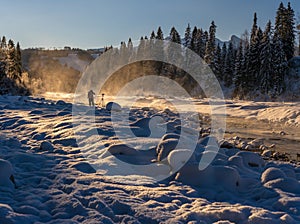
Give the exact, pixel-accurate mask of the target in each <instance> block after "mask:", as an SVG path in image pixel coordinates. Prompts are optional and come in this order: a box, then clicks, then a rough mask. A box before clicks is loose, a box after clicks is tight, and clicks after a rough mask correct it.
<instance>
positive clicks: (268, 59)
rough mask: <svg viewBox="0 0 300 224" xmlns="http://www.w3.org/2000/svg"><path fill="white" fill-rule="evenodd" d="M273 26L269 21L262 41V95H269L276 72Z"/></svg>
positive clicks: (260, 77) (260, 75) (260, 76)
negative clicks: (274, 71)
mask: <svg viewBox="0 0 300 224" xmlns="http://www.w3.org/2000/svg"><path fill="white" fill-rule="evenodd" d="M271 29H272V26H271V21H269V22H268V23H267V25H266V29H265V31H264V33H263V37H262V41H261V52H260V57H259V58H260V74H259V81H260V85H259V86H260V91H261V92H262V93H265V94H268V93H269V92H270V90H271V89H272V85H273V80H272V74H273V70H274V63H273V61H272V60H273V57H272V55H273V45H272V41H271V38H272V30H271Z"/></svg>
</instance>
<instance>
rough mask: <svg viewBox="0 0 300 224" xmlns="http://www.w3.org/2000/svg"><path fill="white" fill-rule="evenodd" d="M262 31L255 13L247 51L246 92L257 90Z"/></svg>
mask: <svg viewBox="0 0 300 224" xmlns="http://www.w3.org/2000/svg"><path fill="white" fill-rule="evenodd" d="M261 38H262V31H261V29H259V28H258V27H257V16H256V13H254V19H253V26H252V30H251V37H250V46H249V50H248V52H247V55H246V56H247V59H246V61H247V65H246V71H245V75H246V76H245V81H246V82H247V87H246V89H245V91H246V92H250V91H253V90H256V88H257V84H258V76H259V71H260V59H259V55H260V42H261Z"/></svg>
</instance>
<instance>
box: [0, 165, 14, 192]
mask: <svg viewBox="0 0 300 224" xmlns="http://www.w3.org/2000/svg"><path fill="white" fill-rule="evenodd" d="M12 177H13V167H12V165H11V163H10V162H9V161H7V160H4V159H0V189H1V188H2V189H3V190H9V191H12V190H13V189H14V187H15V186H14V183H13V180H12V179H11V178H12Z"/></svg>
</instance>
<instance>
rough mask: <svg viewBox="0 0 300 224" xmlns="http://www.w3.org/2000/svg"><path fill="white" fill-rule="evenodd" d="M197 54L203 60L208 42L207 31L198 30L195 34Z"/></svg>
mask: <svg viewBox="0 0 300 224" xmlns="http://www.w3.org/2000/svg"><path fill="white" fill-rule="evenodd" d="M197 39H198V41H197V43H198V45H197V52H198V54H199V55H200V57H201V58H204V56H205V49H206V43H207V40H208V33H207V31H204V32H203V30H202V29H198V32H197Z"/></svg>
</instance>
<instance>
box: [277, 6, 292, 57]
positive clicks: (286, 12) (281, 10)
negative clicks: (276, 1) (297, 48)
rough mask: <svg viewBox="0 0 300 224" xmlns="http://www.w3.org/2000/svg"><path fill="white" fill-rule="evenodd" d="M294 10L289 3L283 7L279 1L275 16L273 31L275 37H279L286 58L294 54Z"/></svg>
mask: <svg viewBox="0 0 300 224" xmlns="http://www.w3.org/2000/svg"><path fill="white" fill-rule="evenodd" d="M294 16H295V14H294V10H293V9H292V8H291V5H290V3H288V7H287V8H285V7H284V5H283V3H282V2H281V3H280V5H279V7H278V9H277V12H276V18H275V32H276V35H278V36H277V37H278V38H279V39H281V42H282V44H283V49H284V52H285V55H286V58H287V60H289V59H291V58H292V57H293V56H294V41H295V21H294Z"/></svg>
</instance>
